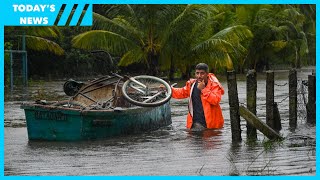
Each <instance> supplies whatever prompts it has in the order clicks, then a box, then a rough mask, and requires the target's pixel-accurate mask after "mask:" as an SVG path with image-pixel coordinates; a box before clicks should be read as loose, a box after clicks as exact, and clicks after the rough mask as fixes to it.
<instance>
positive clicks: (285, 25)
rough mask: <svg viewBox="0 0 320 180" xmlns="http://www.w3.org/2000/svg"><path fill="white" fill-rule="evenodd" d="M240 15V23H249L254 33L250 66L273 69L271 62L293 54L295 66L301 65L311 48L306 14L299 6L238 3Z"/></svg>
mask: <svg viewBox="0 0 320 180" xmlns="http://www.w3.org/2000/svg"><path fill="white" fill-rule="evenodd" d="M236 14H237V18H238V19H239V23H241V24H245V25H247V26H248V27H249V28H250V29H251V31H252V32H253V34H254V38H253V39H252V41H251V43H250V46H249V48H248V55H247V58H246V60H247V64H248V67H249V68H253V69H256V70H257V71H261V70H262V69H263V67H264V66H266V69H269V63H270V62H272V61H275V59H279V56H283V57H285V59H283V62H282V63H284V62H286V61H288V58H290V54H295V57H294V58H293V59H292V60H290V62H291V63H292V64H293V66H295V67H299V66H300V65H299V64H300V59H301V58H300V57H301V56H302V55H304V54H306V53H307V52H308V48H307V46H306V45H307V41H306V40H307V39H306V36H305V33H304V32H303V29H302V26H303V23H304V16H303V14H301V13H300V12H299V11H298V9H296V8H294V7H292V6H288V5H238V6H237V7H236ZM291 50H293V51H291ZM283 53H285V54H286V55H284V54H283ZM288 53H289V54H288ZM278 63H279V62H278Z"/></svg>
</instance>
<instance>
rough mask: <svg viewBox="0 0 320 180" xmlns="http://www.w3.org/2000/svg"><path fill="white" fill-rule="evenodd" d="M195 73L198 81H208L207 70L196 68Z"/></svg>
mask: <svg viewBox="0 0 320 180" xmlns="http://www.w3.org/2000/svg"><path fill="white" fill-rule="evenodd" d="M195 75H196V79H197V81H198V82H200V81H203V80H204V82H205V83H207V82H208V73H207V72H206V71H205V70H199V69H196V72H195Z"/></svg>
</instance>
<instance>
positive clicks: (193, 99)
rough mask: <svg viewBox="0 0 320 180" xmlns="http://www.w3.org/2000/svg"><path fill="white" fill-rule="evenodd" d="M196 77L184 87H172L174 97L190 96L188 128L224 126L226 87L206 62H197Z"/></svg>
mask: <svg viewBox="0 0 320 180" xmlns="http://www.w3.org/2000/svg"><path fill="white" fill-rule="evenodd" d="M195 70H196V72H195V77H196V79H190V80H189V81H187V82H186V86H184V87H183V88H172V97H173V98H175V99H183V98H188V97H189V105H188V109H189V112H188V116H187V128H188V129H197V130H199V129H200V130H201V129H205V128H209V129H213V128H214V129H216V128H222V127H223V124H224V119H223V115H222V110H221V107H220V104H219V103H220V100H221V96H222V95H223V94H224V89H223V87H222V86H221V84H220V82H219V80H218V79H217V77H216V76H215V75H214V74H213V73H209V67H208V65H207V64H205V63H199V64H197V66H196V68H195Z"/></svg>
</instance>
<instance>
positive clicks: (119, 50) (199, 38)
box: [5, 4, 315, 82]
mask: <svg viewBox="0 0 320 180" xmlns="http://www.w3.org/2000/svg"><path fill="white" fill-rule="evenodd" d="M93 11H94V12H93V25H92V26H91V27H5V44H6V45H5V50H21V48H22V47H23V43H22V38H24V39H25V44H26V45H25V46H26V50H27V52H28V67H29V77H32V78H34V79H36V78H40V77H43V78H58V77H66V78H69V77H75V76H76V77H78V76H88V75H99V74H108V73H109V72H111V71H121V73H131V74H134V73H138V74H151V75H155V76H161V77H168V78H169V79H173V78H183V79H186V78H189V77H190V76H191V72H192V69H193V66H194V65H195V64H196V63H198V62H206V63H207V64H208V65H209V66H210V67H211V69H212V70H214V71H215V73H222V72H224V71H225V69H235V70H236V71H237V72H238V73H243V72H244V71H245V70H247V69H256V71H258V72H259V71H263V70H268V69H272V68H274V67H275V66H279V65H287V64H290V66H291V67H295V68H300V67H301V66H304V65H315V5H302V4H301V5H300V4H299V5H292V4H291V5H285V4H282V5H208V4H206V5H200V4H191V5H187V4H184V5H165V4H161V5H95V6H94V9H93ZM96 50H103V51H105V53H103V51H99V53H92V51H96ZM16 59H19V57H16ZM9 65H10V56H9V55H8V53H6V55H5V70H6V71H5V74H6V75H5V79H8V73H10V72H9V71H8V69H10V68H9ZM288 68H289V67H288ZM5 82H7V81H5Z"/></svg>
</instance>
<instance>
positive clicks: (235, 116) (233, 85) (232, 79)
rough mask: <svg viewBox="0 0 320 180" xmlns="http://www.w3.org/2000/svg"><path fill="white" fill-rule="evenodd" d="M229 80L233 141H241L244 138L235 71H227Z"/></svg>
mask: <svg viewBox="0 0 320 180" xmlns="http://www.w3.org/2000/svg"><path fill="white" fill-rule="evenodd" d="M227 81H228V96H229V106H230V122H231V133H232V142H240V141H241V140H242V139H241V127H240V114H239V98H238V89H237V78H236V73H235V71H227Z"/></svg>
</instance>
